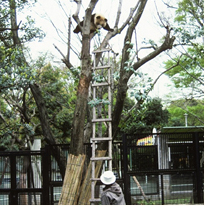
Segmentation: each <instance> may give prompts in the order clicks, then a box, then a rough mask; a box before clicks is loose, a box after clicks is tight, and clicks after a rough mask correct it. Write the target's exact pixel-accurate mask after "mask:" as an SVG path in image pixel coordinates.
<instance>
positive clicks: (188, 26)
mask: <svg viewBox="0 0 205 206" xmlns="http://www.w3.org/2000/svg"><path fill="white" fill-rule="evenodd" d="M175 22H176V24H177V26H176V27H174V32H175V36H176V37H178V42H179V44H181V45H183V48H182V49H183V50H182V53H181V55H178V56H177V57H176V58H174V59H172V60H168V61H167V62H165V67H166V68H167V69H168V68H169V67H171V66H173V65H174V64H176V62H178V60H179V59H180V61H179V64H178V66H176V67H175V68H173V69H172V70H170V71H168V72H167V73H166V75H168V76H169V77H170V78H171V80H172V81H173V83H174V84H175V87H176V88H182V89H188V90H189V91H191V92H190V93H189V94H188V95H187V96H189V98H192V97H200V96H203V93H204V92H203V83H204V70H203V67H204V44H203V40H202V39H203V37H204V23H203V22H204V4H203V1H202V0H181V1H179V3H178V9H177V10H176V17H175Z"/></svg>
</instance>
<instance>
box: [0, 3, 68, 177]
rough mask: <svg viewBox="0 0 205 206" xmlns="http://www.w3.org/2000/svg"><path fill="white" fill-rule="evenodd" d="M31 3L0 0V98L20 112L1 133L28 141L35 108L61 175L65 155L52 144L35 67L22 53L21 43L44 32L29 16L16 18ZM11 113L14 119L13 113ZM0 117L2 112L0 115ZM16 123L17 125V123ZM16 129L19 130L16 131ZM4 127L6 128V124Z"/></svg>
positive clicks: (15, 139)
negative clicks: (12, 122) (11, 124)
mask: <svg viewBox="0 0 205 206" xmlns="http://www.w3.org/2000/svg"><path fill="white" fill-rule="evenodd" d="M35 2H36V1H24V0H23V1H21V0H19V1H18V0H16V1H15V0H6V1H1V10H0V12H1V16H2V17H1V18H0V40H1V42H0V54H1V55H0V82H1V85H0V92H1V97H2V99H4V101H5V102H7V103H8V105H11V106H12V107H11V108H12V110H15V111H16V112H18V113H19V114H20V118H19V119H18V120H17V121H15V122H14V126H15V128H13V129H12V130H10V132H9V133H6V132H7V131H5V130H3V132H2V133H3V134H2V135H5V134H7V135H8V134H9V137H10V138H12V139H13V140H14V142H18V143H20V142H21V146H24V145H25V140H27V141H28V142H30V143H31V142H32V136H33V135H34V128H33V126H34V125H33V122H32V121H31V117H33V115H34V116H35V114H36V111H37V110H38V120H40V123H41V132H42V134H43V136H44V139H45V141H46V142H47V144H50V145H54V146H52V147H51V150H52V153H53V155H54V157H55V158H56V160H57V162H58V165H59V167H60V171H61V174H62V176H64V172H65V158H64V156H63V155H62V152H61V150H60V148H59V147H57V146H55V144H56V139H55V137H54V135H53V131H52V129H51V127H50V122H49V115H48V112H47V108H46V103H45V100H44V98H43V94H42V91H41V88H40V87H39V85H38V82H37V81H36V80H37V79H36V67H35V66H34V64H33V65H32V63H31V62H29V58H28V55H25V54H26V47H25V43H27V42H29V41H31V40H33V39H35V38H38V39H39V38H40V39H41V38H42V37H43V36H44V34H43V32H42V31H41V30H40V29H38V28H35V27H34V21H33V20H32V19H31V18H30V17H29V16H28V17H26V18H25V19H23V20H21V21H19V22H18V20H17V15H18V12H19V11H22V10H23V9H28V7H29V6H31V4H32V3H35ZM29 63H30V64H29ZM36 66H37V65H36ZM56 85H57V84H56ZM32 98H34V99H32ZM33 100H35V106H33V104H32V101H33ZM36 106H37V109H36ZM8 110H9V109H8ZM32 112H33V113H32ZM11 113H12V112H11ZM12 115H13V117H14V118H16V114H12ZM2 116H4V115H3V114H2ZM19 122H20V124H21V126H20V127H19V126H18V125H17V124H18V123H19ZM6 123H7V122H5V124H6ZM18 128H19V131H17V130H18ZM4 129H10V128H9V127H8V124H7V126H6V127H4ZM25 138H26V139H25Z"/></svg>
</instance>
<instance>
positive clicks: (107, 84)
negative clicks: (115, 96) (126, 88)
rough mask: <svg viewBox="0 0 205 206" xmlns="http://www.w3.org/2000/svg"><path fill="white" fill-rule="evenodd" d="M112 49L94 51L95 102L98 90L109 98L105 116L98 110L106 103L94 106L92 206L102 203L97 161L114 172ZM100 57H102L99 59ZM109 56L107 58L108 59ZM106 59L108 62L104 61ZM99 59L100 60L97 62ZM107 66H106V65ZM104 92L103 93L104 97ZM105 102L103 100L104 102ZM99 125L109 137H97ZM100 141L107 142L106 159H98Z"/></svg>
mask: <svg viewBox="0 0 205 206" xmlns="http://www.w3.org/2000/svg"><path fill="white" fill-rule="evenodd" d="M110 51H111V49H110V48H105V49H102V50H95V51H93V55H94V62H93V68H92V69H93V81H92V84H91V88H92V93H93V100H94V101H95V100H96V101H97V100H98V103H99V102H100V100H99V99H98V92H97V91H98V90H101V91H102V90H103V91H104V93H105V96H107V97H106V98H107V100H108V101H107V105H106V106H105V107H106V109H105V110H107V111H106V114H105V112H104V115H101V116H100V117H99V116H97V112H98V111H97V109H98V106H99V104H101V106H102V105H103V104H104V103H105V102H104V103H103V102H100V103H99V104H96V106H93V118H92V133H93V135H92V138H91V143H92V157H91V159H90V160H91V163H92V174H91V199H90V202H91V204H95V202H100V201H101V200H100V198H95V185H96V181H98V180H100V178H98V177H95V167H96V162H97V161H107V162H108V169H109V170H112V116H111V115H112V114H111V113H112V108H111V104H112V95H111V92H112V91H111V86H112V79H111V77H112V76H111V75H112V68H111V65H110ZM99 56H100V57H99ZM106 56H107V57H106ZM103 57H104V58H106V59H105V60H106V62H105V60H104V59H103ZM97 59H98V60H97ZM105 64H106V65H105ZM99 77H101V80H100V81H99V79H98V80H97V78H99ZM102 93H103V92H101V95H102ZM102 101H103V100H102ZM99 124H101V126H102V124H104V125H106V127H107V134H108V136H107V137H102V136H96V134H97V131H98V129H99ZM100 141H106V142H107V144H108V152H107V154H108V156H105V157H96V146H97V144H96V143H97V142H100Z"/></svg>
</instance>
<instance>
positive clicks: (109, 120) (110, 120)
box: [92, 119, 112, 123]
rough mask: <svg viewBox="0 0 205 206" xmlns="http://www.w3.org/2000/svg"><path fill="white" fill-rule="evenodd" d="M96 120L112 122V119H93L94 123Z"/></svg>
mask: <svg viewBox="0 0 205 206" xmlns="http://www.w3.org/2000/svg"><path fill="white" fill-rule="evenodd" d="M96 122H112V119H93V120H92V123H96Z"/></svg>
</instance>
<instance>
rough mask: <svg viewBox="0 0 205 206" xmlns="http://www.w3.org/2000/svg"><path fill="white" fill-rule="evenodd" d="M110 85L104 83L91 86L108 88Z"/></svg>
mask: <svg viewBox="0 0 205 206" xmlns="http://www.w3.org/2000/svg"><path fill="white" fill-rule="evenodd" d="M109 85H110V84H109V83H107V82H105V83H97V84H92V87H102V86H109Z"/></svg>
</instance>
